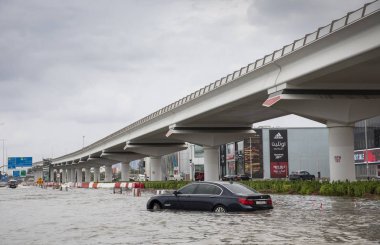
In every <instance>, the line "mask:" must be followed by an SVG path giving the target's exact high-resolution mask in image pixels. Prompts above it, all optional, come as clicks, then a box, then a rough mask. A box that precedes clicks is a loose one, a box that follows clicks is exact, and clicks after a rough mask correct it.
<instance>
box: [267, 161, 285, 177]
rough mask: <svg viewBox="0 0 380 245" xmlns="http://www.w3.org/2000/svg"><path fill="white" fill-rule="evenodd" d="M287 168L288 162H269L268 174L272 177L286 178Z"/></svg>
mask: <svg viewBox="0 0 380 245" xmlns="http://www.w3.org/2000/svg"><path fill="white" fill-rule="evenodd" d="M288 169H289V168H288V162H271V163H270V176H271V177H272V178H286V177H288Z"/></svg>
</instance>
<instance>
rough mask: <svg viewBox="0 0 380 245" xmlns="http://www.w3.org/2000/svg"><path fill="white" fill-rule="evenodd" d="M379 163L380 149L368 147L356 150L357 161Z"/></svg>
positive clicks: (355, 158)
mask: <svg viewBox="0 0 380 245" xmlns="http://www.w3.org/2000/svg"><path fill="white" fill-rule="evenodd" d="M367 159H368V163H379V162H380V149H368V150H367V154H366V150H358V151H354V160H355V163H367Z"/></svg>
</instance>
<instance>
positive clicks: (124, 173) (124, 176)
mask: <svg viewBox="0 0 380 245" xmlns="http://www.w3.org/2000/svg"><path fill="white" fill-rule="evenodd" d="M128 180H129V162H124V163H121V181H128Z"/></svg>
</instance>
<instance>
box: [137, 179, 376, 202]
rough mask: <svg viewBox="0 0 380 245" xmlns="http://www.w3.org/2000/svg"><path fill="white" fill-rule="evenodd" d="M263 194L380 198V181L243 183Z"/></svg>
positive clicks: (156, 185) (163, 184) (154, 184)
mask: <svg viewBox="0 0 380 245" xmlns="http://www.w3.org/2000/svg"><path fill="white" fill-rule="evenodd" d="M241 182H242V183H243V184H245V185H248V186H250V187H252V188H254V189H255V190H258V191H260V192H263V193H279V194H301V195H323V196H351V197H364V196H365V197H367V196H374V197H376V198H380V181H353V182H349V181H333V182H331V183H330V182H328V181H321V182H320V181H308V180H306V181H289V180H246V181H241ZM188 183H190V182H189V181H146V182H144V184H145V188H150V189H172V190H176V189H179V188H181V187H182V186H185V185H186V184H188Z"/></svg>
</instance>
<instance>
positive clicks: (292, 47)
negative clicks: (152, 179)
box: [53, 0, 380, 161]
mask: <svg viewBox="0 0 380 245" xmlns="http://www.w3.org/2000/svg"><path fill="white" fill-rule="evenodd" d="M379 9H380V2H379V1H378V0H375V1H373V2H370V3H366V4H365V5H364V6H363V7H361V8H359V9H357V10H355V11H351V12H348V13H347V14H346V15H345V16H343V17H342V18H339V19H336V20H333V21H332V22H331V23H330V24H328V25H326V26H322V27H319V28H318V29H317V30H316V31H315V32H312V33H308V34H306V35H305V36H304V37H302V38H300V39H297V40H294V42H293V43H291V44H288V45H285V46H283V47H282V48H281V49H278V50H275V51H274V52H273V53H271V54H268V55H265V56H264V57H263V58H261V59H258V60H256V61H255V62H253V63H250V64H248V65H247V66H244V67H242V68H240V69H239V70H236V71H234V72H232V73H231V74H228V75H227V76H225V77H222V78H221V79H219V80H216V81H215V82H213V83H210V84H209V85H207V86H205V87H203V88H201V89H199V90H197V91H195V92H193V93H191V94H189V95H187V96H185V97H183V98H182V99H180V100H177V101H175V102H173V103H171V104H170V105H168V106H165V107H164V108H161V109H159V110H158V111H156V112H153V113H152V114H150V115H148V116H146V117H144V118H142V119H140V120H138V121H136V122H134V123H132V124H130V125H128V126H127V127H125V128H122V129H120V130H118V131H116V132H115V133H112V134H110V135H108V136H107V137H105V138H103V139H101V140H99V141H96V142H95V143H93V144H91V145H88V146H87V147H85V148H83V149H81V150H78V151H75V152H73V153H70V154H67V155H64V156H62V157H59V158H56V159H53V161H56V160H59V159H63V158H66V157H70V156H75V155H76V154H78V153H81V152H84V151H87V150H90V149H92V148H94V147H96V146H98V145H101V144H103V143H105V142H108V141H109V140H111V139H113V138H114V137H116V136H118V135H120V134H123V133H125V132H127V131H129V130H131V129H133V128H135V127H137V126H140V125H142V124H144V123H146V122H148V121H150V120H152V119H154V118H157V117H159V116H161V115H163V114H165V113H167V112H169V111H171V110H173V109H175V108H177V107H179V106H182V105H184V104H186V103H188V102H189V101H192V100H194V99H196V98H198V97H199V96H202V95H205V94H207V93H209V92H211V91H213V90H215V89H217V88H219V87H221V86H223V85H225V84H227V83H230V82H232V81H234V80H236V79H238V78H240V77H242V76H244V75H246V74H248V73H251V72H253V71H255V70H257V69H260V68H261V67H263V66H265V65H268V64H270V63H272V62H274V61H275V60H278V59H280V58H282V57H284V56H286V55H288V54H290V53H292V52H294V51H296V50H298V49H300V48H302V47H304V46H307V45H309V44H311V43H313V42H315V41H317V40H319V39H321V38H323V37H325V36H327V35H329V34H331V33H334V32H336V31H338V30H340V29H342V28H344V27H345V26H347V25H350V24H351V23H353V22H356V21H358V20H360V19H362V18H364V17H366V16H368V15H370V14H373V13H375V12H377V11H379Z"/></svg>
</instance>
